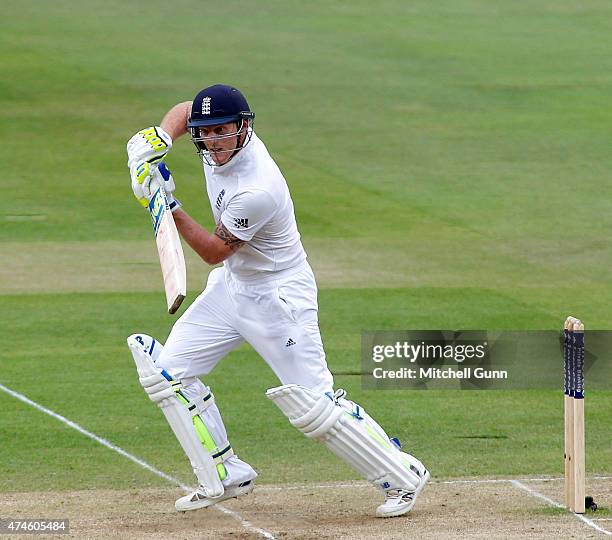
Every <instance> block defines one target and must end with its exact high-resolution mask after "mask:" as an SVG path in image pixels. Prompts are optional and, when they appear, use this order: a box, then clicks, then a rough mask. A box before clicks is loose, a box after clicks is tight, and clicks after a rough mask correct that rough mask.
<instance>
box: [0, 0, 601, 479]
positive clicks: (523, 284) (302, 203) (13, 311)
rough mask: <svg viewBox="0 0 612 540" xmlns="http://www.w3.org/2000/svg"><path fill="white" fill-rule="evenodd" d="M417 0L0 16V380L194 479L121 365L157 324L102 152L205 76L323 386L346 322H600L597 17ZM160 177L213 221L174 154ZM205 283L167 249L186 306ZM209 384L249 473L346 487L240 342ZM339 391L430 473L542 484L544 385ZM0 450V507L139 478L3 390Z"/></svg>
mask: <svg viewBox="0 0 612 540" xmlns="http://www.w3.org/2000/svg"><path fill="white" fill-rule="evenodd" d="M433 4H434V5H432V3H431V2H424V1H417V2H410V3H406V2H400V1H395V2H394V1H382V2H378V3H377V4H376V7H375V8H374V7H373V5H372V4H371V3H370V2H365V1H363V2H362V1H359V2H350V3H348V2H323V1H321V2H317V1H315V2H308V3H307V4H304V3H301V2H281V1H276V2H272V1H270V2H236V1H228V2H223V4H222V7H220V6H219V5H216V6H214V9H213V6H212V5H209V4H208V3H203V2H196V1H187V0H181V1H178V2H173V3H172V5H171V6H170V5H169V4H168V3H164V2H158V1H149V2H118V1H112V0H109V1H105V2H101V1H92V2H75V1H56V2H53V3H48V2H43V1H40V0H35V1H30V2H27V3H24V2H16V1H12V0H8V1H5V2H4V3H3V31H2V33H1V34H0V65H2V70H3V76H2V78H1V80H0V134H1V137H2V141H3V142H2V144H1V145H0V162H2V164H3V188H4V190H3V191H4V194H5V196H4V197H3V198H2V200H1V202H0V240H1V241H2V242H3V248H4V249H3V255H2V262H1V264H0V303H1V305H2V313H3V316H2V325H1V326H0V342H1V343H2V344H3V351H2V353H1V357H0V383H2V384H4V385H6V386H8V387H10V388H12V389H13V390H15V391H18V392H21V393H23V394H25V395H27V396H28V397H29V398H31V399H33V400H35V401H37V402H39V403H40V404H42V405H44V406H46V407H48V408H50V409H52V410H54V411H56V412H58V413H60V414H62V415H64V416H66V417H68V418H69V419H71V420H74V421H75V422H77V423H79V424H81V425H82V426H83V427H85V428H86V429H88V430H90V431H93V432H94V433H96V434H98V435H100V436H102V437H105V438H107V439H109V440H110V441H112V442H114V443H115V444H118V445H119V446H121V447H122V448H124V449H125V450H127V451H129V452H132V453H134V454H136V455H138V456H139V457H142V458H143V459H145V460H147V461H148V462H150V463H151V464H153V465H155V466H156V467H158V468H160V469H162V470H164V471H165V472H168V473H170V474H174V475H176V476H178V477H179V478H181V479H182V480H183V481H185V482H191V481H192V479H191V475H190V471H189V467H188V465H187V463H186V460H185V458H184V456H183V455H182V453H181V451H180V449H179V447H178V444H177V443H176V441H175V440H174V438H173V436H172V434H171V433H170V430H169V428H168V427H167V426H166V424H165V422H164V420H163V417H162V415H161V413H160V412H159V411H158V410H157V409H156V408H155V407H154V406H152V405H151V404H150V403H149V402H148V400H147V398H146V397H145V395H144V393H143V392H142V389H141V388H140V387H139V385H138V381H137V377H136V373H135V369H134V366H133V361H132V359H131V357H130V354H129V351H128V349H127V347H126V346H125V337H126V336H127V335H129V334H130V333H132V332H134V331H143V332H145V331H146V332H148V333H151V334H152V335H154V336H156V337H158V338H160V339H163V338H165V336H166V335H167V333H168V330H169V327H170V324H171V322H172V320H173V318H171V317H169V316H168V315H166V314H165V313H164V300H163V297H162V294H161V277H160V272H159V268H158V265H157V262H156V260H155V257H156V255H155V248H154V244H153V240H152V236H151V231H150V226H149V223H148V217H147V215H146V213H144V212H143V211H142V209H140V208H139V206H138V205H137V203H136V202H135V201H134V200H133V197H132V194H131V190H130V187H129V178H128V173H127V169H126V166H125V162H126V157H125V142H126V141H127V139H128V138H129V137H130V136H131V135H132V134H133V132H135V131H136V130H138V129H140V128H142V127H145V126H148V125H151V124H155V123H159V120H160V119H161V117H162V115H163V114H164V112H165V111H166V110H167V109H168V108H169V107H171V106H172V105H173V104H174V103H176V102H177V101H180V100H186V99H190V98H191V97H193V95H194V94H195V93H196V92H197V91H198V90H199V89H200V88H201V87H203V86H205V85H208V84H212V83H215V82H226V83H231V84H234V85H236V86H238V87H240V88H242V89H243V90H244V92H245V94H246V95H247V97H248V99H249V101H250V104H251V106H252V108H253V109H254V110H255V112H256V115H257V120H256V130H257V132H258V134H259V135H260V137H261V138H262V139H263V140H264V142H265V143H266V144H267V146H268V148H269V149H270V151H271V153H272V155H273V156H274V157H275V158H276V159H277V161H278V163H279V165H280V166H281V168H282V170H283V171H284V173H285V176H286V178H287V180H288V182H289V185H290V188H291V191H292V193H293V197H294V201H295V204H296V213H297V217H298V222H299V226H300V230H301V233H302V236H303V240H304V243H305V246H306V248H307V249H308V251H309V253H310V256H311V262H312V265H313V267H314V268H315V272H316V273H317V276H318V280H319V285H320V317H321V329H322V332H323V337H324V341H325V344H326V349H327V353H328V357H329V363H330V367H331V368H332V370H334V371H336V372H347V371H351V370H355V369H357V368H358V366H359V347H360V334H361V331H362V330H378V329H380V330H397V329H407V328H415V329H416V328H433V329H453V328H475V329H512V330H519V329H558V328H559V327H560V324H562V322H563V319H564V317H565V316H566V315H568V314H569V313H573V314H576V315H578V316H580V317H581V318H583V319H584V320H585V321H586V323H587V325H588V328H598V329H612V314H611V312H610V309H609V299H610V283H612V271H611V268H612V250H610V243H609V239H610V238H611V237H612V199H611V198H610V196H609V195H610V189H611V188H612V182H611V180H610V178H611V175H610V171H612V152H610V144H611V141H612V57H610V55H609V51H610V49H611V48H612V35H610V32H609V28H610V23H612V6H609V5H608V3H606V2H601V1H595V0H587V1H581V2H577V1H576V2H574V1H566V2H558V1H552V0H550V1H544V0H542V1H538V2H526V1H524V2H523V1H520V2H511V3H509V2H504V1H497V2H495V1H484V0H483V1H477V0H453V1H451V0H449V1H446V2H444V1H442V2H435V3H433ZM168 161H169V165H170V167H171V168H172V169H173V172H174V175H175V180H176V182H177V185H178V188H177V195H178V197H179V198H180V199H181V200H182V201H183V203H184V205H185V207H186V209H187V210H188V211H189V212H190V213H191V214H192V215H194V216H195V217H196V218H198V219H200V220H201V222H202V223H203V224H204V225H206V226H208V227H210V225H211V224H212V221H211V219H212V218H211V215H210V210H209V209H208V208H207V202H206V200H205V199H204V196H203V187H202V178H201V172H200V170H199V166H198V163H197V159H196V157H195V156H194V152H193V150H192V145H191V143H189V142H188V141H187V140H180V141H178V142H177V143H176V145H175V148H174V149H173V150H172V153H171V156H170V157H169V160H168ZM206 271H207V270H206V269H205V268H204V267H203V265H201V264H200V263H198V261H197V260H196V259H195V258H194V257H190V258H189V279H190V284H189V298H188V301H187V302H189V301H191V300H192V299H193V298H194V297H195V294H196V292H197V290H198V287H199V286H201V283H202V282H203V280H204V279H205V276H206ZM206 382H207V383H208V384H210V385H211V386H212V387H213V390H214V392H215V394H216V396H217V399H218V402H219V404H220V406H221V409H222V413H223V415H224V417H225V420H226V424H227V426H228V430H229V432H230V438H231V440H232V442H233V443H234V445H235V447H236V449H237V451H238V452H239V453H240V454H241V455H242V456H243V457H244V458H245V459H248V460H249V461H252V462H253V464H254V465H255V467H256V468H257V469H258V470H259V471H260V473H261V481H262V482H280V481H283V482H285V481H286V482H307V481H311V480H317V481H324V480H341V479H348V478H354V477H355V476H354V475H353V473H352V472H351V471H350V470H349V469H348V468H346V467H345V466H344V465H342V464H340V463H339V461H338V460H336V459H335V458H333V457H331V456H329V455H328V454H327V453H326V451H325V449H324V448H322V447H319V446H317V445H315V444H313V443H312V442H311V441H308V440H306V439H305V438H304V437H303V436H302V435H301V434H299V433H297V432H295V431H294V430H293V428H291V427H290V426H289V425H288V423H287V422H286V420H285V419H284V418H283V417H282V415H281V414H280V412H279V411H278V410H277V409H276V408H275V407H274V405H273V404H272V403H270V402H269V401H268V400H267V399H265V397H264V395H263V394H264V392H265V389H266V388H268V387H269V386H273V385H275V384H276V381H275V380H274V377H273V376H272V374H271V372H270V370H269V369H268V368H267V367H266V366H265V364H264V363H263V361H262V360H260V359H259V358H258V357H257V355H255V354H254V353H253V352H252V351H251V350H250V349H248V348H241V349H240V350H238V351H237V352H235V353H233V354H231V355H230V356H229V357H228V358H227V359H225V360H224V361H223V363H222V364H221V366H220V367H219V368H218V369H217V370H216V371H215V372H214V373H213V374H212V375H211V376H210V377H208V379H207V380H206ZM587 384H588V381H587ZM337 386H339V387H345V388H346V389H347V390H349V392H350V396H351V397H352V398H353V399H355V400H357V401H359V402H361V403H362V404H363V405H364V406H365V407H366V409H367V410H368V411H369V412H370V413H372V414H373V415H374V416H375V417H376V418H377V419H379V420H380V422H381V423H382V424H383V425H384V426H385V427H387V429H388V430H389V431H390V432H391V433H392V434H396V435H398V436H399V437H400V438H401V439H403V441H404V442H405V443H406V445H407V447H408V448H409V449H411V450H412V451H414V453H415V454H417V455H418V456H421V457H422V458H423V459H424V460H425V461H426V462H427V464H428V465H429V466H430V467H431V469H432V471H433V473H434V474H435V475H437V476H439V477H440V476H444V477H459V476H483V477H492V476H505V475H532V474H533V475H540V474H550V475H559V474H560V473H561V468H562V461H563V458H562V446H563V441H562V436H563V418H562V398H561V395H560V389H559V392H554V391H528V392H527V391H525V392H518V391H517V392H453V391H446V392H443V391H437V392H434V391H427V392H408V391H403V392H402V391H384V392H383V391H379V392H373V391H369V392H368V391H363V390H361V387H360V381H359V379H358V377H355V376H347V375H340V376H338V377H337ZM587 388H588V387H587ZM611 398H612V391H601V392H592V393H590V394H588V401H587V407H586V408H587V419H586V420H587V430H588V432H587V438H588V440H587V468H588V472H589V473H601V474H610V473H612V449H611V448H610V444H609V441H610V421H611V419H612V399H611ZM0 441H1V442H2V444H0V471H1V472H2V475H0V491H21V490H36V489H44V490H53V489H80V488H83V487H88V488H95V487H117V488H125V487H139V486H145V485H151V484H159V483H160V482H162V481H161V480H159V479H157V478H156V477H155V476H153V475H152V474H150V473H148V472H146V471H145V470H142V469H141V468H139V467H137V466H136V465H134V464H132V463H131V462H129V461H127V460H125V459H124V458H122V457H120V456H119V455H116V454H114V453H112V452H110V451H109V450H107V449H105V448H103V447H101V446H99V445H97V444H96V443H94V442H92V441H90V440H88V439H86V438H84V437H83V436H81V435H79V434H78V433H77V432H75V431H73V430H70V429H69V428H67V427H65V426H63V425H62V424H60V423H59V422H57V421H56V420H52V419H51V418H49V417H47V416H45V415H43V414H41V413H40V412H38V411H36V410H34V409H33V408H30V407H28V406H26V405H24V404H22V403H20V402H18V401H17V400H15V399H14V398H12V397H10V396H8V395H6V394H4V393H0Z"/></svg>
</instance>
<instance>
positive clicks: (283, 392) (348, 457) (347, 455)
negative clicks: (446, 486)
mask: <svg viewBox="0 0 612 540" xmlns="http://www.w3.org/2000/svg"><path fill="white" fill-rule="evenodd" d="M343 395H344V392H343V391H338V392H336V394H331V393H326V394H320V393H318V392H314V391H312V390H309V389H308V388H304V387H303V386H299V385H297V384H287V385H283V386H279V387H277V388H270V389H269V390H268V391H267V392H266V396H267V397H268V398H270V399H271V400H272V401H273V402H274V403H275V404H276V405H277V406H278V408H279V409H280V410H281V411H282V412H283V413H284V414H285V416H287V418H289V421H290V422H291V424H292V425H293V426H295V427H296V428H297V429H299V430H300V431H301V432H302V433H304V435H306V436H307V437H310V438H312V439H316V440H318V441H320V442H322V443H323V444H325V446H327V448H329V449H330V450H331V451H332V452H333V453H334V454H336V455H337V456H338V457H339V458H340V459H342V460H343V461H345V462H346V463H348V464H349V465H350V466H351V467H353V469H355V470H356V471H357V472H358V473H359V474H361V475H362V476H363V477H364V478H366V479H367V480H369V481H370V482H372V483H373V484H374V485H376V486H377V487H379V488H380V489H382V490H388V489H397V488H402V489H406V490H408V491H414V490H415V489H416V488H417V486H418V485H419V483H420V478H419V476H418V474H417V472H416V471H415V469H413V468H412V467H411V464H410V462H409V461H408V459H407V457H406V454H403V453H402V452H401V451H400V449H399V447H398V446H396V445H395V444H394V443H393V442H391V440H390V439H389V437H388V436H387V434H386V433H385V432H384V430H383V429H382V428H381V427H380V426H379V425H378V424H377V423H376V422H375V421H374V420H373V419H372V418H371V417H370V416H369V415H368V414H366V413H365V411H364V410H363V409H361V407H359V405H357V404H356V403H353V402H352V401H349V400H347V399H344V398H343V397H342V396H343Z"/></svg>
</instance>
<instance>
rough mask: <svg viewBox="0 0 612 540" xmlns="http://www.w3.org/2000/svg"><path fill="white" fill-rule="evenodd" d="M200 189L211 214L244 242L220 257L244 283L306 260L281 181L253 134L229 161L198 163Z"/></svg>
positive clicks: (270, 159) (288, 270) (279, 173)
mask: <svg viewBox="0 0 612 540" xmlns="http://www.w3.org/2000/svg"><path fill="white" fill-rule="evenodd" d="M203 164H204V175H205V177H206V190H207V192H208V198H209V199H210V206H211V208H212V211H213V215H214V216H215V223H219V220H221V221H222V222H223V224H224V225H225V226H226V227H227V229H228V230H229V231H230V232H231V233H232V234H233V235H234V236H236V237H237V238H240V240H245V241H246V242H247V243H246V244H244V245H243V246H242V247H241V248H240V249H239V250H238V251H237V252H236V253H234V254H233V255H232V256H231V257H229V258H228V259H226V260H225V261H224V263H223V264H224V265H225V267H226V269H227V270H228V271H229V272H231V273H232V275H233V276H234V277H235V278H237V279H239V280H244V281H258V280H265V279H269V278H274V277H276V276H278V275H280V274H281V273H282V274H286V273H289V272H290V270H291V269H294V268H295V269H296V270H297V269H298V268H300V267H301V266H302V263H303V262H304V261H305V260H306V252H305V251H304V248H303V246H302V242H301V241H300V233H299V232H298V229H297V223H296V221H295V213H294V210H293V201H292V200H291V194H290V193H289V188H288V187H287V182H286V181H285V178H284V177H283V174H282V173H281V171H280V169H279V168H278V166H277V165H276V163H275V162H274V160H273V159H272V158H271V157H270V154H269V153H268V150H267V149H266V147H265V145H264V143H263V142H262V141H261V140H260V139H259V138H258V137H257V135H256V134H255V133H253V136H252V138H251V141H250V142H249V144H248V145H247V146H246V147H245V148H243V149H242V150H240V151H239V152H238V154H236V155H235V156H234V157H233V158H232V160H231V161H230V162H229V163H227V164H225V165H221V166H220V167H219V166H214V167H211V166H209V165H207V164H206V163H204V162H203Z"/></svg>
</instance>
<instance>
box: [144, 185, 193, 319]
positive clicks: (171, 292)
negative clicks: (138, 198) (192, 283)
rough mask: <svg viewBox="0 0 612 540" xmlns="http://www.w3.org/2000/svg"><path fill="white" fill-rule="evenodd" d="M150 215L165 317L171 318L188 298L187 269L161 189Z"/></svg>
mask: <svg viewBox="0 0 612 540" xmlns="http://www.w3.org/2000/svg"><path fill="white" fill-rule="evenodd" d="M149 212H150V214H151V220H152V222H153V232H154V233H155V241H156V243H157V252H158V254H159V262H160V265H161V269H162V276H163V279H164V289H165V291H166V302H167V304H168V313H170V314H172V313H175V312H176V310H177V309H178V308H179V306H180V305H181V303H182V301H183V300H184V299H185V296H186V295H187V269H186V267H185V256H184V255H183V246H182V245H181V239H180V237H179V233H178V231H177V229H176V224H175V223H174V219H173V218H172V212H171V211H170V207H169V206H168V200H167V199H166V193H165V192H164V189H163V188H162V187H160V188H159V189H158V190H157V191H156V192H155V194H154V195H153V197H152V198H151V202H150V203H149Z"/></svg>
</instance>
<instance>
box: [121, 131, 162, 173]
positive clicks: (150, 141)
mask: <svg viewBox="0 0 612 540" xmlns="http://www.w3.org/2000/svg"><path fill="white" fill-rule="evenodd" d="M170 148H172V137H170V135H168V134H167V133H166V132H165V131H164V130H163V129H162V128H160V127H159V126H153V127H148V128H146V129H141V130H140V131H139V132H138V133H136V135H134V136H133V137H132V138H131V139H130V140H129V141H128V143H127V154H128V167H129V168H130V169H131V168H132V167H133V166H134V165H137V164H140V163H142V162H143V161H146V162H147V163H159V162H160V161H161V160H162V159H164V157H165V155H166V154H167V153H168V151H169V150H170Z"/></svg>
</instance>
